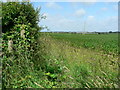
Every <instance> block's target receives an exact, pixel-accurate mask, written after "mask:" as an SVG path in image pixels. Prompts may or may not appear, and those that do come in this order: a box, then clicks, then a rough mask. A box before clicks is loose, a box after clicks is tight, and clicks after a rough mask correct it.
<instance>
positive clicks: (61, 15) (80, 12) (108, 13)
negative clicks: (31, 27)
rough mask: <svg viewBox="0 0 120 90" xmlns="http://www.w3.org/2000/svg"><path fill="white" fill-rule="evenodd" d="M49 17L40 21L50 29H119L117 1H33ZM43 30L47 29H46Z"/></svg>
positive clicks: (80, 30)
mask: <svg viewBox="0 0 120 90" xmlns="http://www.w3.org/2000/svg"><path fill="white" fill-rule="evenodd" d="M32 4H33V6H34V7H35V8H37V7H41V10H40V14H43V15H44V16H46V17H47V18H46V19H44V20H41V21H40V22H39V25H40V26H47V27H48V28H49V31H64V32H66V31H67V32H94V31H98V32H109V31H118V3H117V2H32ZM42 31H47V30H46V29H44V30H42Z"/></svg>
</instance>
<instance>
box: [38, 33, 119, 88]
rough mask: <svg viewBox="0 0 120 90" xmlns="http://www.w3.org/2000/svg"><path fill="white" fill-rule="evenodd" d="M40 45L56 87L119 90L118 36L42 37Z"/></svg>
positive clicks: (57, 35)
mask: <svg viewBox="0 0 120 90" xmlns="http://www.w3.org/2000/svg"><path fill="white" fill-rule="evenodd" d="M40 42H42V43H43V46H44V50H43V52H45V54H44V55H43V56H44V60H46V61H48V62H49V65H48V67H49V69H47V70H48V71H47V74H49V75H51V74H52V75H53V76H54V75H56V76H57V79H58V80H60V81H61V83H59V84H58V87H59V86H60V87H62V88H65V87H69V88H74V87H76V88H117V87H118V83H119V82H118V79H117V77H118V62H117V61H118V34H100V35H97V34H69V33H42V36H41V37H40ZM56 65H57V68H56ZM58 67H59V68H58ZM52 71H58V73H54V72H52ZM61 71H62V73H61ZM60 76H61V77H60ZM53 82H54V81H53ZM55 82H56V81H55ZM52 87H56V86H54V85H53V86H52Z"/></svg>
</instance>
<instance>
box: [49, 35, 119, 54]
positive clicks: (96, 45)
mask: <svg viewBox="0 0 120 90" xmlns="http://www.w3.org/2000/svg"><path fill="white" fill-rule="evenodd" d="M50 35H51V36H52V37H53V38H54V39H58V40H64V41H67V42H70V44H71V46H74V47H78V48H79V47H84V48H89V49H94V50H96V51H104V52H105V53H107V54H116V55H117V54H118V34H99V35H97V34H84V35H82V34H68V33H54V34H53V33H51V34H50Z"/></svg>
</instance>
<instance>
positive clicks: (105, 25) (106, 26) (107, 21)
mask: <svg viewBox="0 0 120 90" xmlns="http://www.w3.org/2000/svg"><path fill="white" fill-rule="evenodd" d="M56 16H57V17H56ZM41 24H43V25H47V26H48V27H49V28H50V31H83V29H84V20H82V18H81V19H79V20H78V19H71V18H68V17H66V16H62V15H48V19H46V20H44V21H42V22H41ZM41 24H40V25H41ZM110 30H112V31H116V30H118V18H117V16H114V17H109V16H108V17H107V18H102V19H100V20H99V19H97V18H95V17H94V16H92V15H90V16H88V17H87V20H86V29H85V31H90V32H92V31H101V32H103V31H110Z"/></svg>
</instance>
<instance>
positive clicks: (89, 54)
mask: <svg viewBox="0 0 120 90" xmlns="http://www.w3.org/2000/svg"><path fill="white" fill-rule="evenodd" d="M2 4H3V10H2V13H3V17H2V20H3V23H2V24H3V33H2V51H3V53H2V88H3V89H5V88H118V84H119V82H118V79H117V77H118V72H117V70H118V62H117V60H118V55H117V52H118V49H117V47H116V44H117V36H116V35H113V34H109V35H108V36H107V35H92V34H91V35H80V34H64V33H63V34H60V33H58V34H56V33H54V34H52V33H50V34H48V33H38V30H40V29H42V27H38V21H39V20H38V17H39V15H38V14H39V12H38V11H39V9H38V10H35V9H34V8H33V6H32V4H30V3H29V2H22V3H20V2H6V3H2ZM40 17H41V18H40V19H43V18H44V17H43V16H42V15H40ZM21 33H22V35H21ZM110 37H113V38H112V40H111V38H110ZM100 38H101V39H100ZM103 39H104V40H103ZM10 44H11V45H10ZM110 45H111V46H110ZM103 46H105V47H103ZM88 48H93V49H95V50H92V49H88ZM99 48H100V49H99ZM109 49H110V50H109ZM97 50H98V51H101V50H102V51H103V52H98V51H97ZM104 52H105V53H104ZM108 53H109V54H108ZM110 53H112V54H110Z"/></svg>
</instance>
